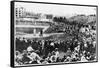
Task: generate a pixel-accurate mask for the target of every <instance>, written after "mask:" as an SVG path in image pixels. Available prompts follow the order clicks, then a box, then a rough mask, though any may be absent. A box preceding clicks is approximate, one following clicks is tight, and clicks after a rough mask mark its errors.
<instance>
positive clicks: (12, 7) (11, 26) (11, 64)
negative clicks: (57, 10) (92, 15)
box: [10, 1, 98, 67]
mask: <svg viewBox="0 0 100 68" xmlns="http://www.w3.org/2000/svg"><path fill="white" fill-rule="evenodd" d="M15 2H23V3H39V4H55V5H71V6H86V7H96V18H97V20H96V33H97V34H96V37H97V38H96V40H97V41H96V44H97V46H96V53H97V54H96V55H97V59H96V61H88V62H70V63H66V62H64V63H63V62H61V63H50V64H27V65H20V66H15V63H14V62H15V61H14V54H15V51H14V49H15V47H14V46H15V45H14V43H15V41H14V37H15V36H14V28H15V27H14V22H15V21H14V20H15V18H14V8H15ZM10 9H11V10H10V11H11V13H10V16H11V19H10V20H11V24H10V29H11V30H10V38H11V40H10V45H11V47H10V66H11V67H30V66H48V65H64V64H80V63H94V62H98V6H97V5H83V4H65V3H52V2H36V1H11V2H10Z"/></svg>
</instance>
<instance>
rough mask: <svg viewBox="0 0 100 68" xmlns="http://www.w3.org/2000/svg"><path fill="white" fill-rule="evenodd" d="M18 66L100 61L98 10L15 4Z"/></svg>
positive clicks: (27, 3)
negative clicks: (99, 54) (99, 50)
mask: <svg viewBox="0 0 100 68" xmlns="http://www.w3.org/2000/svg"><path fill="white" fill-rule="evenodd" d="M13 11H14V13H13V14H14V21H13V24H14V28H13V29H14V36H13V37H14V39H13V41H14V44H13V45H12V47H14V48H13V49H14V58H12V60H14V61H13V63H14V66H30V65H32V66H36V65H37V66H38V65H52V64H72V63H87V62H97V61H98V54H97V53H98V44H97V43H98V38H97V37H98V36H97V33H98V32H97V31H98V30H97V29H98V25H97V23H98V22H97V6H92V5H91V6H89V5H74V4H73V5H72V4H57V3H41V2H32V3H31V2H20V1H15V2H14V9H13Z"/></svg>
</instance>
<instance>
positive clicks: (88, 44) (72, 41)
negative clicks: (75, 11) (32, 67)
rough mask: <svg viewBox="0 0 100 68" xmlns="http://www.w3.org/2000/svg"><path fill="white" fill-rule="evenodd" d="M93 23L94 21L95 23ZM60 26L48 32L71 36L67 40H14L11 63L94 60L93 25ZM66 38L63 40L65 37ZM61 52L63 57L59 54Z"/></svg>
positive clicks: (94, 39) (95, 56)
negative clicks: (14, 47)
mask: <svg viewBox="0 0 100 68" xmlns="http://www.w3.org/2000/svg"><path fill="white" fill-rule="evenodd" d="M95 24H96V22H95ZM95 24H93V25H90V24H81V25H80V24H79V25H78V24H67V25H66V24H62V25H61V24H60V25H56V27H55V26H54V27H55V28H54V29H53V27H52V29H53V30H51V31H54V32H56V33H59V32H61V33H64V34H66V36H73V38H69V39H68V40H63V39H62V40H61V39H58V40H53V39H48V40H46V39H28V38H22V37H16V39H15V40H16V52H15V64H16V65H25V64H50V63H60V62H61V63H73V62H91V61H96V60H97V51H96V50H97V43H96V41H97V38H96V36H97V35H96V25H95ZM65 38H67V37H65ZM62 53H63V55H62Z"/></svg>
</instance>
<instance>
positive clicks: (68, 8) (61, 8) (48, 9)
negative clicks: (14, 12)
mask: <svg viewBox="0 0 100 68" xmlns="http://www.w3.org/2000/svg"><path fill="white" fill-rule="evenodd" d="M15 7H24V8H25V9H26V10H27V11H30V12H34V13H43V14H53V15H58V16H72V15H77V14H85V15H90V14H96V7H88V6H75V5H74V6H73V5H57V4H41V3H25V2H16V3H15Z"/></svg>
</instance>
